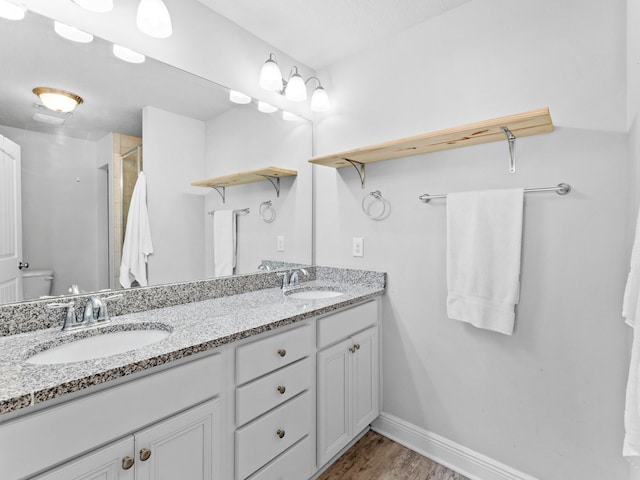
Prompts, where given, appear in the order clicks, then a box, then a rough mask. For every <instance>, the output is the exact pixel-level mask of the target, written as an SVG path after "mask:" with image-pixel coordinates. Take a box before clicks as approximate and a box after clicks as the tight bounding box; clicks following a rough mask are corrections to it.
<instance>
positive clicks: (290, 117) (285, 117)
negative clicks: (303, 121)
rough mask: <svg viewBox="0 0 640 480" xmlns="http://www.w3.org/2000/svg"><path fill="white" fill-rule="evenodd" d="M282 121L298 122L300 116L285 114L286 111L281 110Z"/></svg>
mask: <svg viewBox="0 0 640 480" xmlns="http://www.w3.org/2000/svg"><path fill="white" fill-rule="evenodd" d="M282 119H283V120H286V121H287V122H297V121H298V120H300V116H298V115H296V114H295V113H291V112H287V111H286V110H283V111H282Z"/></svg>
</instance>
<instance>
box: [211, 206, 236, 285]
mask: <svg viewBox="0 0 640 480" xmlns="http://www.w3.org/2000/svg"><path fill="white" fill-rule="evenodd" d="M213 261H214V269H215V276H216V277H226V276H229V275H233V269H234V268H235V266H236V214H235V213H233V210H216V211H215V212H213Z"/></svg>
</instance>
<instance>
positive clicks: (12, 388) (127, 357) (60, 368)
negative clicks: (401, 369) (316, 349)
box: [0, 269, 385, 419]
mask: <svg viewBox="0 0 640 480" xmlns="http://www.w3.org/2000/svg"><path fill="white" fill-rule="evenodd" d="M341 272H342V273H341ZM325 273H326V275H323V276H322V277H323V278H321V279H318V280H312V281H310V282H305V283H304V284H301V287H318V286H320V287H328V286H330V287H331V288H332V289H335V290H339V291H341V292H343V295H340V296H338V297H334V298H327V299H319V300H296V299H293V298H290V297H287V296H284V295H283V293H282V291H281V289H279V288H265V289H262V290H254V291H250V292H247V293H241V294H236V295H230V296H223V297H220V298H213V299H209V300H203V301H198V302H194V303H187V304H184V305H175V306H170V307H165V308H160V309H155V310H147V311H144V312H138V313H129V314H125V315H120V316H117V317H113V318H112V322H111V323H110V324H109V325H106V326H102V327H98V328H97V329H90V330H85V331H82V332H73V333H63V332H61V331H60V329H59V327H55V328H49V329H46V330H37V331H34V332H27V333H21V334H17V335H9V336H5V337H1V338H0V414H6V413H10V412H16V411H17V410H20V409H25V410H28V407H30V406H34V405H36V404H39V403H41V402H44V401H47V400H50V399H54V398H58V397H61V396H63V395H65V394H68V393H71V392H77V391H80V390H83V389H86V388H88V387H90V386H92V385H98V384H102V383H104V382H108V381H110V380H114V379H117V378H121V377H123V376H126V375H130V374H133V373H136V372H140V371H143V370H146V369H149V368H152V367H154V366H158V365H162V364H165V363H168V362H171V361H174V360H177V359H180V358H183V357H186V356H189V355H193V354H195V353H198V352H203V351H206V350H210V349H213V348H216V347H219V346H221V345H225V344H228V343H231V342H234V341H237V340H240V339H242V338H246V337H249V336H252V335H257V334H259V333H262V332H266V331H269V330H273V329H274V328H278V327H281V326H284V325H288V324H292V323H295V322H299V321H302V320H305V319H307V318H310V317H314V316H317V315H322V314H325V313H329V312H331V311H333V310H337V309H339V308H342V307H346V306H349V305H353V304H356V303H359V302H361V301H364V300H367V299H370V298H374V297H376V296H379V295H382V294H383V293H384V288H385V285H384V274H377V277H375V281H371V277H370V276H362V275H365V274H366V273H367V272H362V273H361V277H360V278H361V279H362V280H365V281H363V282H362V283H358V278H359V277H358V273H357V271H347V270H344V271H340V270H337V269H336V270H335V271H331V272H329V271H327V272H325ZM329 273H331V274H329ZM368 273H369V274H370V273H374V272H368ZM146 328H160V329H165V330H170V331H171V334H170V335H169V336H168V337H167V338H165V339H163V340H160V341H159V342H156V343H153V344H151V345H147V346H145V347H142V348H139V349H137V350H134V351H130V352H126V353H122V354H118V355H113V356H110V357H104V358H100V359H95V360H87V361H83V362H74V363H63V364H57V365H33V364H29V363H26V362H25V360H26V358H27V357H28V356H30V355H32V354H33V353H35V352H37V351H39V350H43V349H45V348H46V347H47V346H51V345H56V344H60V343H66V342H67V341H69V340H71V339H73V338H75V337H78V336H89V335H95V334H96V333H99V331H102V332H104V331H105V330H107V331H117V330H130V329H146ZM0 419H1V418H0Z"/></svg>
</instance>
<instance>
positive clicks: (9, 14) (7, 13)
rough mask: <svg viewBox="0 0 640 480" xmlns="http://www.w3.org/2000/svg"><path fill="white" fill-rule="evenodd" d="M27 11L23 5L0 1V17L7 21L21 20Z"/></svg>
mask: <svg viewBox="0 0 640 480" xmlns="http://www.w3.org/2000/svg"><path fill="white" fill-rule="evenodd" d="M26 11H27V9H26V7H25V6H24V5H19V4H17V3H13V2H9V1H8V0H0V17H2V18H6V19H7V20H22V19H23V18H24V14H25V13H26Z"/></svg>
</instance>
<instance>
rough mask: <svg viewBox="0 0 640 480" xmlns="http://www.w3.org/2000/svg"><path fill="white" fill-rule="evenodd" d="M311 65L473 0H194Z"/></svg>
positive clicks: (323, 64)
mask: <svg viewBox="0 0 640 480" xmlns="http://www.w3.org/2000/svg"><path fill="white" fill-rule="evenodd" d="M198 1H199V2H200V3H202V4H204V5H206V6H207V7H209V8H211V9H212V10H214V11H216V12H218V13H219V14H220V15H222V16H224V17H226V18H228V19H229V20H231V21H233V22H234V23H236V24H238V25H239V26H241V27H242V28H244V29H245V30H248V31H249V32H251V33H253V34H254V35H255V36H257V37H258V38H260V39H262V40H264V41H265V42H267V43H269V44H271V45H273V46H274V47H276V48H277V49H279V50H281V51H282V52H285V53H286V54H287V55H289V56H291V57H293V58H294V59H296V60H298V61H300V62H302V63H303V64H304V65H306V66H308V67H311V68H312V69H314V70H319V69H321V68H323V67H326V66H327V65H331V64H332V63H335V62H336V61H338V60H340V59H342V58H344V57H347V56H349V55H351V54H353V53H356V52H358V51H360V50H362V49H364V48H366V47H367V46H369V45H371V44H372V43H374V42H378V41H381V40H383V39H384V38H387V37H389V36H392V35H394V34H396V33H398V32H401V31H402V30H405V29H407V28H410V27H412V26H414V25H417V24H419V23H422V22H425V21H427V20H429V19H431V18H434V17H436V16H438V15H441V14H443V13H445V12H447V11H449V10H452V9H454V8H456V7H458V6H460V5H462V4H465V3H467V2H470V1H471V0H322V1H308V0H307V1H301V0H260V1H256V0H198Z"/></svg>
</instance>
